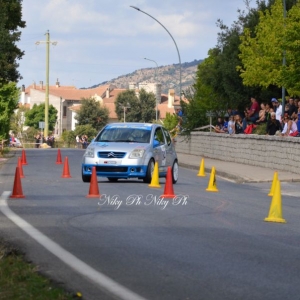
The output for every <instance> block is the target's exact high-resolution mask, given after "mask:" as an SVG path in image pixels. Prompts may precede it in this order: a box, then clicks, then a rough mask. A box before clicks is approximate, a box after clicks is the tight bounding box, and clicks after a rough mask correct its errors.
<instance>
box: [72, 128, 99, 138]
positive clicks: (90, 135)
mask: <svg viewBox="0 0 300 300" xmlns="http://www.w3.org/2000/svg"><path fill="white" fill-rule="evenodd" d="M97 133H98V131H97V130H96V129H95V128H94V127H93V126H92V125H91V124H86V125H77V126H76V128H75V130H74V136H75V137H76V135H79V136H80V137H81V136H82V135H84V134H85V135H86V136H87V137H88V141H89V142H90V141H91V140H92V139H93V138H94V137H95V136H96V134H97Z"/></svg>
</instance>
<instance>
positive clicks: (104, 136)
mask: <svg viewBox="0 0 300 300" xmlns="http://www.w3.org/2000/svg"><path fill="white" fill-rule="evenodd" d="M150 136H151V131H150V130H149V129H144V128H134V127H133V128H130V127H108V128H105V129H104V130H103V131H102V132H101V133H100V135H99V136H98V137H97V138H96V142H133V143H149V142H150Z"/></svg>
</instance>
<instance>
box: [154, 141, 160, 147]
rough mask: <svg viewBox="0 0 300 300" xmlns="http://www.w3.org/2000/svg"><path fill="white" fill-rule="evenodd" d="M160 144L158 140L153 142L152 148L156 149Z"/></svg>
mask: <svg viewBox="0 0 300 300" xmlns="http://www.w3.org/2000/svg"><path fill="white" fill-rule="evenodd" d="M159 145H160V144H159V141H158V140H154V141H153V148H156V147H158V146H159Z"/></svg>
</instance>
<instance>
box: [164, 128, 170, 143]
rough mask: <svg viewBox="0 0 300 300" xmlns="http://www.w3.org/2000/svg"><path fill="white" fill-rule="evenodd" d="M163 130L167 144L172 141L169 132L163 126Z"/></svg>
mask: <svg viewBox="0 0 300 300" xmlns="http://www.w3.org/2000/svg"><path fill="white" fill-rule="evenodd" d="M163 132H164V134H165V137H166V140H167V144H168V146H169V145H170V144H171V142H172V140H171V137H170V134H169V132H168V131H167V130H166V129H165V128H163Z"/></svg>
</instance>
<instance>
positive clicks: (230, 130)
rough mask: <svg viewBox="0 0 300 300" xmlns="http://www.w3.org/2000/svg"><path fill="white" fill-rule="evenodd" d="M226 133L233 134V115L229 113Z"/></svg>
mask: <svg viewBox="0 0 300 300" xmlns="http://www.w3.org/2000/svg"><path fill="white" fill-rule="evenodd" d="M228 133H229V134H233V133H234V116H233V115H231V116H230V117H229V121H228Z"/></svg>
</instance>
